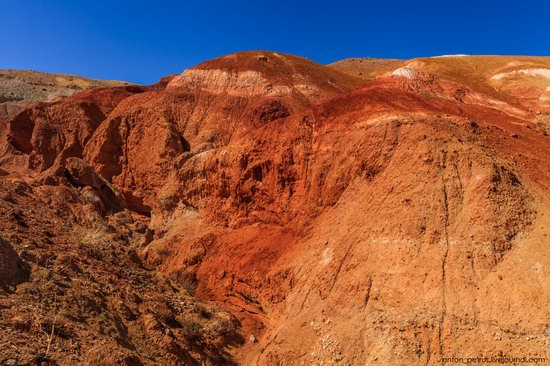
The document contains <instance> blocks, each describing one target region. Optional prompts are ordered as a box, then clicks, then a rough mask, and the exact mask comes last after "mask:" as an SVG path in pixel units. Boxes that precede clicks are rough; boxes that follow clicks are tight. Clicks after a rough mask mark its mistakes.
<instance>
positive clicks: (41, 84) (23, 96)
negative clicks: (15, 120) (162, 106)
mask: <svg viewBox="0 0 550 366" xmlns="http://www.w3.org/2000/svg"><path fill="white" fill-rule="evenodd" d="M119 85H131V83H128V82H125V81H117V80H97V79H90V78H85V77H82V76H76V75H67V74H49V73H45V72H38V71H31V70H0V118H2V117H6V116H7V117H9V116H13V115H14V114H15V113H17V112H18V111H19V110H20V109H21V105H23V104H26V103H30V102H52V101H54V100H57V99H59V98H62V97H65V96H68V95H72V94H74V93H76V92H78V91H81V90H87V89H96V88H103V87H111V86H119Z"/></svg>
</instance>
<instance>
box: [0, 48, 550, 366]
mask: <svg viewBox="0 0 550 366" xmlns="http://www.w3.org/2000/svg"><path fill="white" fill-rule="evenodd" d="M522 60H523V59H521V60H519V61H522ZM505 61H506V62H513V60H512V59H510V58H507V59H506V60H505ZM519 61H518V62H519ZM445 62H447V61H445ZM522 62H523V61H522ZM445 65H446V66H445V67H449V66H448V65H447V64H445ZM413 66H414V65H413ZM451 66H452V65H451ZM445 70H447V69H445ZM497 71H498V70H497ZM499 72H500V71H499ZM350 74H351V75H354V74H353V73H351V72H350ZM521 75H523V74H522V73H516V74H513V77H514V83H521V84H522V85H531V84H529V83H534V84H533V88H534V89H533V90H535V89H536V90H539V91H540V90H542V89H540V88H541V87H542V86H541V85H542V84H540V83H541V82H542V81H541V80H539V79H537V78H535V79H531V78H532V75H530V74H525V75H526V76H525V78H526V79H525V80H523V79H522V80H519V79H518V78H520V77H521ZM477 77H478V79H479V78H481V76H477ZM507 77H508V76H506V77H502V78H503V79H506V78H507ZM483 78H485V79H483V80H486V78H487V76H486V74H483ZM497 79H498V78H497ZM464 80H465V82H464V83H461V80H458V79H457V78H448V79H446V78H442V77H441V76H439V75H437V73H430V72H428V71H426V70H424V69H420V68H418V67H417V68H414V67H404V68H399V69H397V70H396V71H392V72H387V73H384V74H382V75H379V76H378V77H377V78H375V79H373V80H370V81H362V80H360V79H358V78H355V77H353V76H348V75H345V74H343V73H340V72H339V71H335V70H334V69H332V68H330V67H327V66H322V65H319V64H316V63H314V62H311V61H309V60H306V59H303V58H299V57H296V56H291V55H284V54H278V53H274V52H268V51H253V52H245V53H237V54H232V55H228V56H225V57H221V58H219V59H215V60H211V61H207V62H205V63H203V64H201V65H198V66H197V67H194V68H192V69H189V70H186V71H185V72H184V73H182V74H180V75H178V76H174V77H170V78H169V79H167V80H164V81H162V82H160V83H159V84H157V85H156V86H154V87H147V88H138V87H132V88H129V87H126V88H108V89H102V90H95V91H87V92H83V93H78V94H76V95H74V96H71V97H68V98H66V99H64V100H62V101H59V102H55V103H50V104H47V103H42V104H37V105H33V106H29V107H28V108H26V109H24V110H23V111H22V112H21V113H20V114H18V115H17V116H16V117H14V118H13V119H11V120H9V121H8V123H7V125H6V138H5V142H4V147H3V150H2V158H1V162H2V163H1V166H2V169H4V170H5V176H4V177H3V178H2V179H4V181H5V182H6V183H5V184H4V185H5V187H6V188H5V189H6V192H12V191H14V190H16V189H18V188H17V187H19V186H21V187H23V188H21V189H23V190H24V191H25V192H27V193H26V196H24V197H25V198H24V199H23V198H16V199H15V202H12V201H10V200H5V202H6V203H4V206H2V205H0V208H1V207H6V208H5V211H3V213H2V215H3V217H12V216H13V215H12V212H15V211H14V210H17V212H15V214H16V216H13V220H14V224H12V226H9V227H6V228H3V230H5V232H4V231H3V232H2V235H3V237H4V239H5V240H4V241H5V243H7V244H6V245H9V248H11V249H9V248H8V247H6V248H7V249H6V248H4V246H5V245H4V244H2V245H3V246H2V247H1V250H2V251H4V250H6V251H7V252H6V253H8V252H9V253H10V254H9V255H7V256H6V258H11V259H8V260H7V262H6V261H5V262H6V263H4V262H2V263H1V266H0V272H2V273H3V272H5V271H8V272H9V273H10V277H9V278H10V279H9V281H10V284H6V285H5V286H4V287H5V293H4V294H2V295H1V296H2V297H1V299H2V301H3V302H4V304H6V305H3V306H0V311H2V319H8V316H10V317H12V316H17V314H21V316H22V317H24V316H27V318H29V319H30V318H31V315H32V314H31V315H24V314H27V312H25V311H24V310H23V309H24V307H30V308H32V307H33V306H34V307H38V306H42V308H43V310H42V311H43V312H42V313H40V314H39V316H38V318H37V319H42V320H40V321H41V322H42V324H46V325H45V326H42V327H40V326H38V327H37V326H36V325H35V323H33V321H31V320H28V321H27V322H30V323H32V324H31V325H28V326H27V325H26V326H18V325H17V324H16V323H15V322H10V321H7V320H3V322H4V323H3V326H6V327H8V328H9V329H10V332H5V333H3V334H2V335H1V336H0V354H2V355H3V353H5V352H7V351H4V350H8V349H10V347H12V346H14V345H15V347H18V349H19V350H22V351H21V354H24V355H25V356H24V357H27V358H26V359H33V357H34V358H36V357H42V359H47V360H48V362H51V363H55V362H57V363H59V364H71V362H73V361H71V360H79V361H82V362H84V361H86V362H92V363H91V364H93V361H89V360H92V359H91V358H88V352H89V351H90V352H92V351H93V352H92V353H94V352H95V353H94V354H96V355H104V354H110V355H111V359H109V360H107V361H105V362H104V364H113V365H114V364H140V363H141V364H184V365H186V364H207V365H217V364H231V363H237V364H243V365H299V364H304V365H310V364H323V365H371V364H372V365H375V364H386V365H418V364H425V365H436V364H440V362H441V359H442V358H444V357H469V356H488V357H490V356H497V355H499V354H505V355H508V356H516V357H523V356H525V357H546V358H548V359H550V358H549V357H550V354H549V351H548V343H549V342H550V334H549V333H548V326H549V324H550V318H549V315H548V312H547V310H548V309H547V304H548V303H549V300H550V296H549V295H550V280H549V277H548V275H547V273H546V272H547V268H550V267H549V266H550V257H549V256H548V253H547V250H546V249H547V248H546V247H547V245H548V244H549V243H550V242H549V240H550V239H548V238H549V236H548V234H549V231H550V222H549V217H550V216H549V215H550V195H549V191H550V170H549V168H548V161H550V136H549V132H548V128H549V127H550V126H549V124H548V122H550V120H548V115H547V114H546V113H547V112H546V108H547V106H546V102H545V99H544V98H542V99H541V98H538V99H536V98H531V99H529V101H528V102H526V101H521V100H520V101H518V100H516V99H514V100H512V98H511V97H500V96H501V94H499V93H487V92H486V88H487V84H483V85H482V86H480V87H478V86H477V85H476V84H475V83H473V82H471V80H476V76H475V75H473V76H472V75H468V76H467V77H464ZM493 80H494V79H493ZM498 80H500V79H498ZM466 81H467V82H466ZM507 95H508V96H509V95H510V94H507ZM541 97H543V95H541ZM16 181H17V182H18V183H17V186H13V184H16V183H14V182H16ZM8 182H9V183H8ZM10 195H13V193H10ZM6 197H7V196H6ZM10 215H12V216H10ZM48 215H50V216H51V215H57V216H55V217H56V218H55V219H54V218H53V216H51V218H50V216H48ZM18 217H19V219H18ZM57 217H59V218H57ZM21 218H23V221H24V222H25V224H26V225H27V228H25V226H24V225H23V226H20V227H16V226H15V225H18V224H17V223H18V222H19V221H18V220H20V219H21ZM121 218H124V219H121ZM50 220H55V221H57V224H55V225H51V226H47V225H50V224H47V223H46V222H48V221H50ZM51 222H53V221H51ZM97 227H100V228H101V230H99V231H97V232H95V231H93V232H92V234H93V235H92V236H93V237H94V239H93V240H90V238H89V236H90V235H91V234H90V230H95V229H94V228H97ZM46 229H47V230H48V232H51V233H52V234H54V235H53V236H51V237H49V242H48V244H47V245H43V246H42V244H39V243H40V242H41V239H39V238H41V237H42V236H41V235H42V234H40V233H39V232H40V231H42V230H46ZM14 233H17V235H16V236H17V237H19V238H20V239H13V238H12V239H10V238H11V237H13V236H14V235H15V234H14ZM78 233H80V234H78ZM83 233H85V234H83ZM10 235H11V236H10ZM33 240H34V241H35V242H36V248H35V247H33V246H32V244H29V243H31V242H32V241H33ZM4 241H2V243H4ZM79 243H80V244H79ZM29 245H30V247H28V246H29ZM28 248H30V249H28ZM28 251H31V255H30V256H29V255H27V254H25V253H27V252H28ZM48 253H50V254H52V255H55V256H57V257H60V256H61V255H62V254H63V253H67V255H69V254H71V255H74V256H75V257H77V258H83V260H85V261H86V262H87V263H85V265H83V266H84V267H83V268H84V269H82V268H80V270H79V271H77V270H75V271H73V272H71V273H70V274H66V275H65V276H66V277H68V278H69V279H71V278H88V277H87V276H92V274H93V278H92V279H90V280H89V281H91V282H89V283H88V282H83V284H82V285H79V286H75V285H74V284H71V283H70V282H71V281H69V280H66V279H64V278H61V277H60V278H59V279H57V277H56V276H58V272H59V271H61V270H59V269H58V267H55V266H54V267H51V268H50V267H48V265H41V264H40V263H41V262H40V261H39V260H37V259H36V258H35V257H37V256H39V255H47V254H48ZM94 253H96V254H97V256H96V254H94ZM57 257H56V258H57ZM29 258H35V259H29ZM56 260H57V261H60V260H58V259H53V261H54V262H55V261H56ZM81 260H82V259H81ZM52 263H53V262H52ZM55 263H57V262H55ZM56 265H57V264H56ZM63 266H64V264H63V263H61V267H62V268H63V270H65V267H63ZM67 268H72V267H70V266H68V267H67ZM48 271H49V272H48ZM71 271H72V270H71ZM44 276H46V277H47V278H53V279H54V280H52V281H51V283H50V282H47V280H46V281H44V280H43V278H45V277H44ZM48 276H49V277H48ZM56 281H59V282H60V283H61V284H60V285H59V286H61V287H62V288H64V289H66V290H64V292H63V294H61V295H59V296H58V295H55V294H56V292H55V291H58V290H55V289H54V288H50V287H48V286H53V285H52V283H53V284H56V283H57V282H56ZM132 281H139V283H140V284H141V286H142V287H138V288H139V291H138V295H139V297H140V298H142V299H143V298H145V297H147V296H151V298H152V299H156V301H158V302H162V303H163V304H164V305H162V306H158V307H157V305H154V306H152V307H147V306H144V305H142V304H141V302H139V301H137V300H135V298H134V297H132V296H129V295H128V294H127V293H126V295H124V291H128V288H130V289H135V288H136V286H138V285H137V284H136V283H135V282H132ZM44 282H46V284H47V286H46V285H45V284H44ZM107 284H109V286H107ZM94 286H99V287H100V290H101V291H104V292H105V291H108V293H107V294H106V293H101V294H97V293H95V292H94V290H93V288H94ZM29 287H30V288H37V290H32V291H38V292H40V293H41V294H42V295H41V296H44V297H45V296H47V295H48V294H49V300H48V302H47V304H48V305H47V306H46V305H40V304H42V303H36V302H37V301H38V300H33V298H32V297H28V296H27V295H25V294H27V292H28V291H29V290H27V289H28V288H29ZM26 291H27V292H26ZM70 291H76V292H78V293H79V294H80V293H81V292H82V296H84V295H85V296H87V298H88V299H89V301H94V302H99V303H101V304H103V305H101V306H99V305H98V306H99V310H95V311H96V313H93V314H94V316H92V317H88V316H86V314H87V313H88V312H90V314H91V310H86V309H87V308H84V310H81V311H82V312H84V315H80V316H78V317H71V316H70V314H69V313H67V312H66V313H60V314H59V315H58V316H57V317H55V322H56V324H58V323H57V322H63V324H64V326H66V327H67V329H70V331H71V332H77V331H76V330H75V329H79V330H78V332H77V333H76V334H77V335H78V337H81V339H82V341H80V342H79V347H77V348H70V347H72V346H69V345H70V342H69V341H65V338H63V336H62V335H57V334H56V333H55V331H54V332H53V334H54V336H48V337H47V334H48V330H51V329H52V328H53V323H52V321H53V320H52V319H51V318H52V314H56V310H55V309H56V308H58V307H59V306H67V307H68V306H69V305H68V304H69V303H70V301H71V300H70V299H71V297H70V296H68V295H67V293H69V292H70ZM136 291H137V290H136ZM84 292H85V294H84ZM143 293H145V294H147V295H143ZM25 296H27V297H25ZM29 296H30V295H29ZM71 296H73V295H71ZM79 296H80V295H79ZM104 299H107V300H104ZM178 299H184V300H183V301H184V302H186V301H187V303H186V304H189V305H185V306H184V307H183V308H181V309H180V308H179V307H177V306H176V305H174V303H173V301H176V302H177V301H178ZM10 302H11V304H16V305H17V306H9V305H7V304H9V303H10ZM115 304H116V306H115ZM155 304H157V303H155ZM117 306H118V307H117ZM164 306H166V307H167V308H168V309H169V310H166V308H165V307H164ZM126 307H127V308H129V309H130V310H131V313H132V314H133V316H130V317H128V316H126V315H125V313H124V312H123V310H121V309H122V308H126ZM193 307H198V308H199V309H203V308H204V309H209V310H208V311H206V313H207V314H204V313H202V312H201V311H194V310H189V309H191V308H193ZM52 308H53V310H52ZM79 309H82V307H80V308H79ZM186 309H187V310H186ZM124 311H125V310H124ZM226 312H228V313H226ZM97 314H103V315H102V316H104V317H105V319H106V320H105V322H106V323H105V325H101V326H100V324H99V321H96V320H95V319H96V317H97ZM44 319H50V320H49V321H50V322H49V323H44V321H45V320H44ZM25 324H27V323H25ZM59 324H61V323H59ZM190 324H191V325H190ZM8 328H6V329H8ZM44 328H45V330H46V331H45V332H44V331H43V330H44ZM41 330H42V331H41ZM189 334H192V335H194V336H189ZM151 339H153V341H152V342H153V343H151V341H150V340H151ZM41 342H42V344H46V345H48V347H47V348H46V349H45V347H38V346H34V345H35V344H40V343H41ZM67 342H69V343H67ZM31 345H33V347H31ZM113 350H116V352H115V351H113ZM40 352H42V353H40ZM14 354H15V353H14V352H12V353H11V354H10V356H9V357H10V359H14V357H15V356H13V355H14ZM69 356H70V357H75V358H68V357H69ZM90 357H91V356H90ZM94 357H95V356H94ZM97 357H99V356H97ZM7 359H8V358H5V359H1V358H0V361H5V360H7ZM93 360H95V359H93ZM16 362H19V361H16Z"/></svg>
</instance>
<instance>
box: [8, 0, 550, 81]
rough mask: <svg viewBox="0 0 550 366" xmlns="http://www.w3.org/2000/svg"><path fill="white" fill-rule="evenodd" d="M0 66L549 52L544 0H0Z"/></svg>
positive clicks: (154, 68)
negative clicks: (270, 53)
mask: <svg viewBox="0 0 550 366" xmlns="http://www.w3.org/2000/svg"><path fill="white" fill-rule="evenodd" d="M0 9H1V13H0V45H1V46H0V68H17V69H33V70H39V71H47V72H62V73H72V74H78V75H83V76H89V77H95V78H104V79H119V80H128V81H132V82H137V83H153V82H155V81H157V80H158V79H159V78H160V77H162V76H164V75H168V74H171V73H176V72H181V71H182V70H184V69H185V68H187V67H190V66H193V65H195V64H197V63H200V62H201V61H204V60H207V59H210V58H213V57H217V56H221V55H224V54H227V53H231V52H235V51H243V50H252V49H270V50H275V51H279V52H284V53H292V54H296V55H300V56H305V57H308V58H310V59H312V60H315V61H317V62H321V63H329V62H331V61H335V60H338V59H341V58H346V57H386V58H387V57H392V58H413V57H419V56H433V55H442V54H455V53H466V54H524V55H543V56H550V1H546V0H538V1H537V0H523V1H511V0H509V1H506V0H500V1H495V0H477V1H473V0H462V1H450V0H440V1H434V0H406V1H402V0H394V1H384V0H377V1H349V0H331V1H324V0H318V1H298V0H295V1H289V0H279V1H270V0H265V1H261V0H256V1H239V0H234V1H216V0H212V1H205V0H203V1H194V0H190V1H168V0H156V1H141V0H134V1H126V0H119V1H114V0H113V1H103V0H50V1H44V0H42V1H40V0H17V1H13V0H0Z"/></svg>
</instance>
